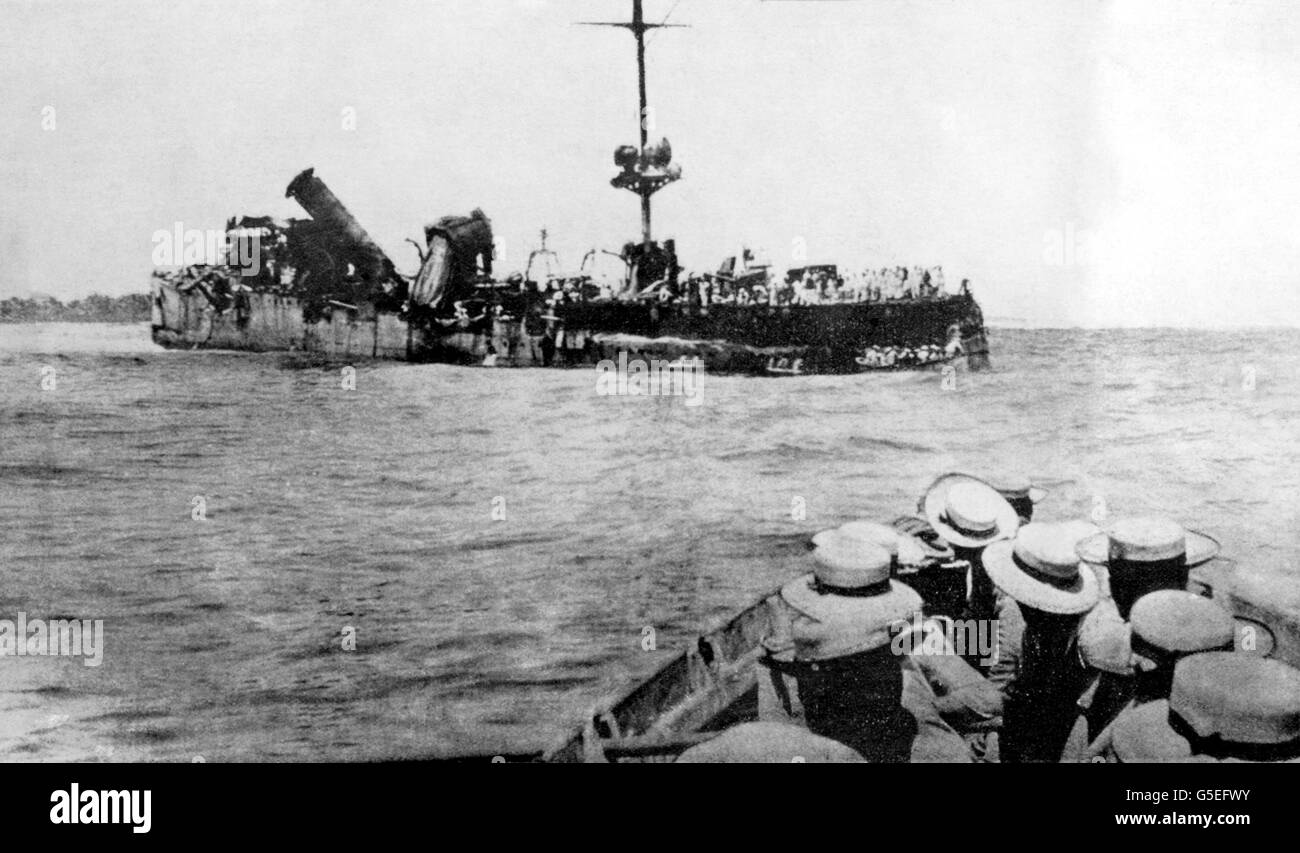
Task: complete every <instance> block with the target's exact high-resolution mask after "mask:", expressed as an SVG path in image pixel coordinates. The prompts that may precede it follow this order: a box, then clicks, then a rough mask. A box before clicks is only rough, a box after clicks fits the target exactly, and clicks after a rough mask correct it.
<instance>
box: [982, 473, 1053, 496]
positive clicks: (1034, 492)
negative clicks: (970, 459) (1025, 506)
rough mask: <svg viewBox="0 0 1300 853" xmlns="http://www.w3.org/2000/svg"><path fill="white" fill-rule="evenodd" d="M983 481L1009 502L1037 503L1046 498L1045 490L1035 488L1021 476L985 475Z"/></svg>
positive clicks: (1005, 474) (1007, 474)
mask: <svg viewBox="0 0 1300 853" xmlns="http://www.w3.org/2000/svg"><path fill="white" fill-rule="evenodd" d="M984 480H985V482H987V483H988V484H989V485H990V486H992V487H993V488H994V489H996V490H997V493H998V494H1000V495H1002V497H1004V498H1006V499H1007V500H1009V501H1014V500H1019V499H1024V498H1029V501H1030V503H1038V502H1039V501H1041V500H1042V499H1043V498H1045V497H1047V489H1041V488H1039V487H1038V486H1035V485H1034V484H1033V483H1031V482H1029V478H1028V477H1026V476H1025V475H1023V474H1019V473H1012V472H1000V473H997V474H990V475H986V476H985V478H984Z"/></svg>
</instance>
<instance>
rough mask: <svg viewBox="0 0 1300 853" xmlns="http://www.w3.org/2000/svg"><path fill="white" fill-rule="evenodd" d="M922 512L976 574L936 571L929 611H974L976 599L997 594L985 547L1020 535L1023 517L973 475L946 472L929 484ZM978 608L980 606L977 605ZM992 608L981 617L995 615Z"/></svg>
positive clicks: (926, 592) (928, 597) (929, 580)
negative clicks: (990, 578) (989, 579)
mask: <svg viewBox="0 0 1300 853" xmlns="http://www.w3.org/2000/svg"><path fill="white" fill-rule="evenodd" d="M921 507H922V512H923V513H924V515H925V519H926V521H927V522H928V523H929V525H930V527H931V528H932V529H933V530H934V531H935V533H937V534H938V535H939V537H940V538H942V539H943V541H945V542H947V543H948V544H950V545H951V546H952V548H953V552H954V554H955V555H956V559H957V561H960V563H961V564H964V565H969V567H970V568H969V572H970V579H969V581H968V580H967V576H966V572H965V571H961V570H955V571H948V572H944V573H939V572H931V573H929V574H930V576H929V577H927V589H926V590H924V591H923V594H924V595H925V596H926V604H927V613H932V614H936V615H940V616H948V617H950V618H958V617H962V616H963V615H964V614H965V613H967V611H969V610H970V609H971V608H970V605H969V602H968V591H969V597H970V598H979V599H980V600H981V601H983V600H989V601H991V599H992V587H991V586H990V585H989V584H988V582H987V579H986V577H985V575H984V568H983V563H982V562H981V560H982V557H983V554H984V549H985V548H986V547H988V546H989V545H992V544H993V543H994V542H999V541H1001V540H1004V539H1010V538H1011V537H1013V536H1015V535H1016V529H1017V528H1018V527H1019V526H1020V520H1019V518H1018V517H1017V516H1016V511H1015V510H1014V509H1012V507H1011V504H1010V503H1008V502H1007V500H1006V498H1004V497H1002V496H1001V495H999V494H998V493H997V491H996V490H995V489H994V488H993V487H992V486H990V485H989V484H988V483H985V482H984V481H982V480H979V479H977V478H975V477H971V476H970V475H968V474H945V475H943V476H942V477H939V478H938V479H937V480H935V481H934V482H933V483H931V484H930V487H929V488H928V489H926V492H925V495H924V496H923V497H922V499H921ZM976 609H978V608H976ZM993 615H994V614H993V612H992V610H991V609H989V608H985V610H983V611H980V612H979V613H977V614H976V618H993Z"/></svg>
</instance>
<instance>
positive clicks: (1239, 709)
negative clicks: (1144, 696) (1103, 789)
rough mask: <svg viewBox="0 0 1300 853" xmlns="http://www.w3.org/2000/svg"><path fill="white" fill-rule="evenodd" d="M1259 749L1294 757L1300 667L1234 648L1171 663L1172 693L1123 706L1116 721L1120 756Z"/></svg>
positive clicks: (1299, 745)
mask: <svg viewBox="0 0 1300 853" xmlns="http://www.w3.org/2000/svg"><path fill="white" fill-rule="evenodd" d="M1191 738H1197V739H1199V740H1203V741H1206V742H1207V743H1208V744H1211V745H1212V747H1213V749H1214V752H1215V754H1216V755H1224V756H1227V757H1229V758H1232V757H1234V756H1233V753H1234V751H1235V752H1237V753H1239V754H1242V755H1249V754H1251V753H1252V752H1253V753H1254V754H1256V755H1258V752H1259V750H1261V749H1266V748H1268V747H1278V748H1280V749H1279V754H1281V755H1282V756H1283V757H1285V758H1289V759H1294V758H1295V756H1296V754H1297V750H1298V749H1300V670H1297V669H1295V668H1294V667H1291V666H1288V665H1286V664H1284V663H1281V662H1279V661H1275V660H1268V659H1265V658H1258V657H1255V656H1253V655H1239V654H1235V653H1233V652H1202V653H1200V654H1194V655H1189V656H1188V657H1185V658H1183V659H1182V660H1180V661H1179V662H1178V663H1177V665H1176V666H1175V667H1174V680H1173V689H1172V691H1171V692H1170V695H1169V699H1168V700H1167V701H1166V700H1160V701H1157V702H1147V703H1145V704H1142V705H1138V706H1136V707H1133V708H1129V709H1127V710H1125V711H1124V712H1123V713H1121V714H1120V716H1119V717H1118V718H1117V719H1116V720H1115V723H1114V730H1113V738H1112V747H1113V749H1114V751H1115V755H1116V756H1117V757H1118V758H1119V759H1120V760H1121V761H1179V760H1184V761H1186V760H1215V758H1214V756H1209V755H1205V754H1204V750H1203V749H1200V748H1198V747H1197V745H1196V744H1194V743H1193V742H1192V740H1191Z"/></svg>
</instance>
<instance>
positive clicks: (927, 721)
mask: <svg viewBox="0 0 1300 853" xmlns="http://www.w3.org/2000/svg"><path fill="white" fill-rule="evenodd" d="M813 558H814V560H815V568H814V570H813V572H812V573H810V574H807V575H804V576H802V577H800V578H798V579H796V580H794V581H792V582H790V583H788V584H786V585H785V586H784V587H783V588H782V590H781V597H782V599H783V600H784V602H785V604H787V605H788V606H789V607H790V608H791V609H792V611H793V612H794V616H793V619H792V621H791V623H790V625H789V634H788V635H787V636H782V635H781V632H778V635H777V636H775V637H773V638H770V639H769V641H768V643H767V647H768V655H767V657H765V658H764V659H763V662H764V663H765V664H766V665H767V666H769V667H770V668H772V669H773V671H774V672H775V673H776V674H778V675H779V676H790V677H791V678H792V679H793V681H794V682H795V684H796V685H797V695H798V701H799V704H800V705H801V706H802V709H803V715H804V720H805V722H806V723H807V726H808V729H809V730H810V731H812V732H813V733H814V734H818V735H822V736H823V737H828V738H831V739H833V740H836V741H839V742H840V743H843V744H846V745H848V746H850V747H852V748H853V749H854V750H856V751H857V752H858V753H859V754H861V755H862V756H863V757H865V758H867V759H868V760H870V761H878V762H903V761H914V762H968V761H970V760H971V755H970V750H969V749H968V748H967V746H966V744H965V742H964V741H963V740H962V739H961V736H960V735H958V734H957V733H956V732H955V731H954V730H953V729H952V727H951V726H949V725H948V724H947V723H945V722H944V721H943V719H942V717H941V716H940V715H939V712H938V711H937V710H936V708H935V705H934V693H933V691H932V690H931V689H930V687H929V685H928V684H927V683H926V681H925V678H924V677H923V676H922V675H921V674H920V672H919V671H918V670H917V669H916V668H915V667H914V666H913V665H912V664H911V662H910V659H909V658H908V657H907V656H906V655H898V654H895V653H894V650H893V649H892V648H891V639H892V633H893V632H894V631H896V630H898V629H899V628H901V627H902V626H905V625H906V624H908V623H909V622H910V621H911V619H912V618H913V616H915V615H916V614H918V613H919V612H920V608H921V598H920V596H918V595H917V594H916V593H915V592H914V591H913V590H912V589H911V588H910V587H907V586H905V585H903V584H900V583H898V582H897V581H892V580H890V577H889V568H890V557H889V553H888V552H887V551H885V550H884V549H883V548H880V547H878V546H876V545H871V544H867V543H863V542H859V541H853V540H851V539H848V538H836V539H835V541H831V542H826V543H825V544H821V545H818V546H817V547H816V548H815V550H814V551H813Z"/></svg>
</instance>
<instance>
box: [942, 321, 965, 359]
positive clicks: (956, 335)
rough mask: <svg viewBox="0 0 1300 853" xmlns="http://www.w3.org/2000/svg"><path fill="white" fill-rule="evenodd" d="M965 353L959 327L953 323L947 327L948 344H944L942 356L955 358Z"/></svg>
mask: <svg viewBox="0 0 1300 853" xmlns="http://www.w3.org/2000/svg"><path fill="white" fill-rule="evenodd" d="M965 352H966V346H965V344H963V343H962V340H961V326H960V325H958V324H957V323H953V324H952V325H951V326H949V327H948V343H946V344H944V347H943V355H944V357H945V358H956V357H957V356H959V355H962V354H964V353H965Z"/></svg>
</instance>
